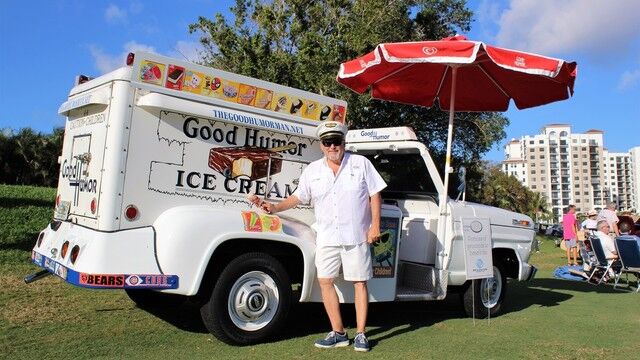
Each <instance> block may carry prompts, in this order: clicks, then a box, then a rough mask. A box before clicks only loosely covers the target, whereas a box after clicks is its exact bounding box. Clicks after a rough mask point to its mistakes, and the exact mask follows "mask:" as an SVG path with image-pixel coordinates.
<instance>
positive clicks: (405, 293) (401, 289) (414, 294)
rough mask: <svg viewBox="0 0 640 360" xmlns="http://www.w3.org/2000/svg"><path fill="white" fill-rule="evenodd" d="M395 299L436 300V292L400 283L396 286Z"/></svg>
mask: <svg viewBox="0 0 640 360" xmlns="http://www.w3.org/2000/svg"><path fill="white" fill-rule="evenodd" d="M396 300H398V301H420V300H438V294H436V293H435V292H432V291H424V290H421V289H416V288H411V287H407V286H402V285H401V286H398V287H397V288H396Z"/></svg>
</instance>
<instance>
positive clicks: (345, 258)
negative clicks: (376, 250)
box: [316, 241, 373, 281]
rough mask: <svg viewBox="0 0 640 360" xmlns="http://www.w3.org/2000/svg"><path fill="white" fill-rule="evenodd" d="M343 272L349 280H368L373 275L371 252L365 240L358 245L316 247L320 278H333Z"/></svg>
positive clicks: (317, 267)
mask: <svg viewBox="0 0 640 360" xmlns="http://www.w3.org/2000/svg"><path fill="white" fill-rule="evenodd" d="M340 265H342V273H343V275H344V279H345V280H347V281H367V280H369V279H371V277H372V276H373V270H372V269H371V252H370V250H369V244H368V243H367V242H366V241H365V242H363V243H361V244H358V245H348V246H342V245H320V246H318V247H317V248H316V269H317V271H318V278H321V279H333V278H336V277H338V275H339V273H340Z"/></svg>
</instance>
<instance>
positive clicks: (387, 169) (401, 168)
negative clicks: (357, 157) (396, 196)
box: [365, 153, 437, 194]
mask: <svg viewBox="0 0 640 360" xmlns="http://www.w3.org/2000/svg"><path fill="white" fill-rule="evenodd" d="M365 156H366V157H367V158H368V159H369V160H370V161H371V163H372V164H373V166H375V168H376V170H378V172H379V173H380V175H381V176H382V178H383V179H384V181H385V182H386V183H387V187H386V188H385V189H384V190H383V192H394V193H396V192H397V193H406V194H410V193H416V194H435V193H437V191H436V188H435V186H434V185H433V182H432V181H431V178H430V177H429V171H428V170H427V167H426V165H425V164H424V160H423V159H422V157H421V156H420V155H419V154H383V153H378V154H370V155H365ZM407 174H412V175H411V176H407Z"/></svg>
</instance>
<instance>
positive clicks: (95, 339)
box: [0, 185, 640, 360]
mask: <svg viewBox="0 0 640 360" xmlns="http://www.w3.org/2000/svg"><path fill="white" fill-rule="evenodd" d="M54 196H55V190H54V189H43V188H33V187H15V186H5V185H0V349H2V350H0V358H6V359H41V358H64V359H67V358H82V359H96V358H97V359H101V358H102V359H112V358H127V359H156V360H157V359H169V358H174V359H178V358H179V359H200V358H202V359H227V358H240V359H247V358H256V359H296V358H305V359H310V358H328V357H340V358H341V359H349V358H363V357H368V358H372V359H373V358H375V359H396V358H397V359H429V358H433V359H471V358H473V359H605V358H606V359H632V358H638V351H639V349H640V343H639V337H640V294H635V293H630V292H628V291H617V290H613V288H612V286H610V285H601V286H593V285H589V284H586V283H581V282H573V281H565V280H559V279H555V278H553V276H552V272H553V270H554V268H555V267H556V266H559V265H562V264H564V263H565V262H566V259H565V258H564V254H563V253H562V252H561V251H560V250H559V249H558V248H556V247H555V246H554V244H553V241H552V240H551V239H549V238H541V240H542V245H541V247H540V253H537V254H534V255H533V258H532V260H531V263H533V264H535V265H537V266H538V267H539V269H540V271H539V272H538V275H537V279H535V280H533V281H531V282H529V283H519V282H510V283H509V290H508V293H507V299H506V306H505V310H504V314H503V315H501V316H499V317H496V318H493V319H491V320H490V321H487V320H476V321H475V324H474V322H473V321H472V319H470V318H466V317H464V315H463V312H462V310H461V303H460V301H459V299H458V297H457V296H456V295H455V294H451V296H450V297H449V298H448V299H447V300H445V301H441V302H416V303H387V304H371V306H370V312H369V321H368V325H369V327H368V335H369V338H370V341H371V344H372V346H373V348H372V351H371V353H369V354H361V353H356V352H354V351H353V349H352V348H351V347H348V348H341V349H329V350H321V349H316V348H315V347H313V346H312V343H313V341H314V340H315V339H317V338H319V337H322V336H324V335H325V332H326V331H327V330H328V328H329V325H328V321H327V320H326V316H325V314H324V310H323V308H322V306H321V305H320V304H301V305H298V306H297V307H295V308H294V310H293V313H292V316H291V317H290V320H289V324H288V326H287V328H286V329H285V331H284V332H283V334H282V336H281V337H280V339H278V340H276V341H273V342H271V343H266V344H260V345H255V346H246V347H232V346H228V345H225V344H223V343H221V342H219V341H218V340H216V339H215V338H213V337H212V336H211V335H209V334H208V333H207V331H206V329H205V328H204V325H203V324H202V322H201V321H200V318H199V313H198V309H197V308H195V307H194V306H192V305H189V304H188V303H187V304H185V305H183V306H181V307H177V308H172V309H163V310H154V312H153V313H152V312H148V311H145V310H141V309H139V308H137V307H135V306H134V304H133V302H131V301H130V300H129V299H128V298H127V296H126V295H125V293H124V291H121V290H115V291H114V290H88V289H82V288H77V287H74V286H72V285H69V284H66V283H65V282H64V281H62V280H60V279H58V278H56V277H53V276H49V277H47V278H45V279H43V280H40V281H37V282H35V283H32V284H29V285H26V284H24V282H23V281H22V277H23V276H24V275H26V274H28V273H31V272H34V271H35V270H37V268H36V267H35V266H34V265H31V264H30V263H29V260H28V259H29V249H30V248H31V247H32V245H33V242H34V240H35V237H36V235H37V233H38V230H39V229H40V228H43V227H44V226H46V224H47V222H48V219H49V218H50V217H51V215H52V208H53V198H54ZM343 315H344V317H345V321H346V324H347V326H348V327H349V331H350V334H351V335H352V336H353V333H354V326H355V323H354V312H353V309H352V306H344V307H343Z"/></svg>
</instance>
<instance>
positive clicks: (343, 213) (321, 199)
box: [258, 121, 387, 351]
mask: <svg viewBox="0 0 640 360" xmlns="http://www.w3.org/2000/svg"><path fill="white" fill-rule="evenodd" d="M346 133H347V128H346V126H345V125H343V124H341V123H339V122H335V121H326V122H323V123H322V124H320V126H318V129H317V130H316V134H317V136H318V138H320V148H321V150H322V152H323V153H324V157H323V158H322V159H320V160H316V161H314V162H312V163H311V164H309V166H307V167H306V168H305V169H304V171H303V172H302V175H301V176H300V179H299V183H298V188H297V189H296V191H295V192H294V193H293V194H292V195H291V196H289V197H288V198H286V199H285V200H283V201H282V202H280V203H277V204H272V203H268V202H266V201H265V202H260V203H259V204H258V205H259V206H261V207H262V209H263V210H264V211H266V212H268V213H271V214H273V213H276V212H280V211H284V210H287V209H290V208H293V207H295V206H296V205H298V204H300V203H309V202H313V205H314V208H315V218H316V223H315V224H314V226H313V227H314V229H315V230H316V232H317V236H316V260H315V264H316V269H317V276H318V282H319V284H320V290H321V293H322V302H323V303H324V307H325V310H326V312H327V315H328V316H329V321H330V322H331V328H332V331H331V332H329V334H328V335H327V336H326V337H325V338H324V339H321V340H318V341H316V342H315V346H316V347H319V348H332V347H341V346H348V345H349V338H348V336H347V333H346V331H345V329H344V325H343V323H342V316H341V314H340V302H339V299H338V294H337V293H336V289H335V287H334V279H335V278H336V277H337V276H338V274H339V271H340V266H342V270H343V274H344V279H345V280H347V281H351V282H353V285H354V290H355V307H356V325H357V332H356V336H355V338H354V349H355V350H356V351H369V342H368V340H367V337H366V336H365V334H364V332H365V326H366V321H367V309H368V303H369V294H368V290H367V280H369V279H370V278H371V277H372V269H371V253H370V249H369V244H371V243H373V242H375V241H376V240H378V238H379V236H380V206H381V199H380V194H379V192H380V191H381V190H382V189H384V188H385V187H386V186H387V185H386V183H385V182H384V180H382V177H381V176H380V174H378V172H377V171H376V169H375V168H374V167H373V165H372V164H371V162H370V161H369V160H368V159H367V158H365V157H363V156H360V155H355V154H348V153H345V146H344V137H345V135H346ZM258 202H259V200H258Z"/></svg>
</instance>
